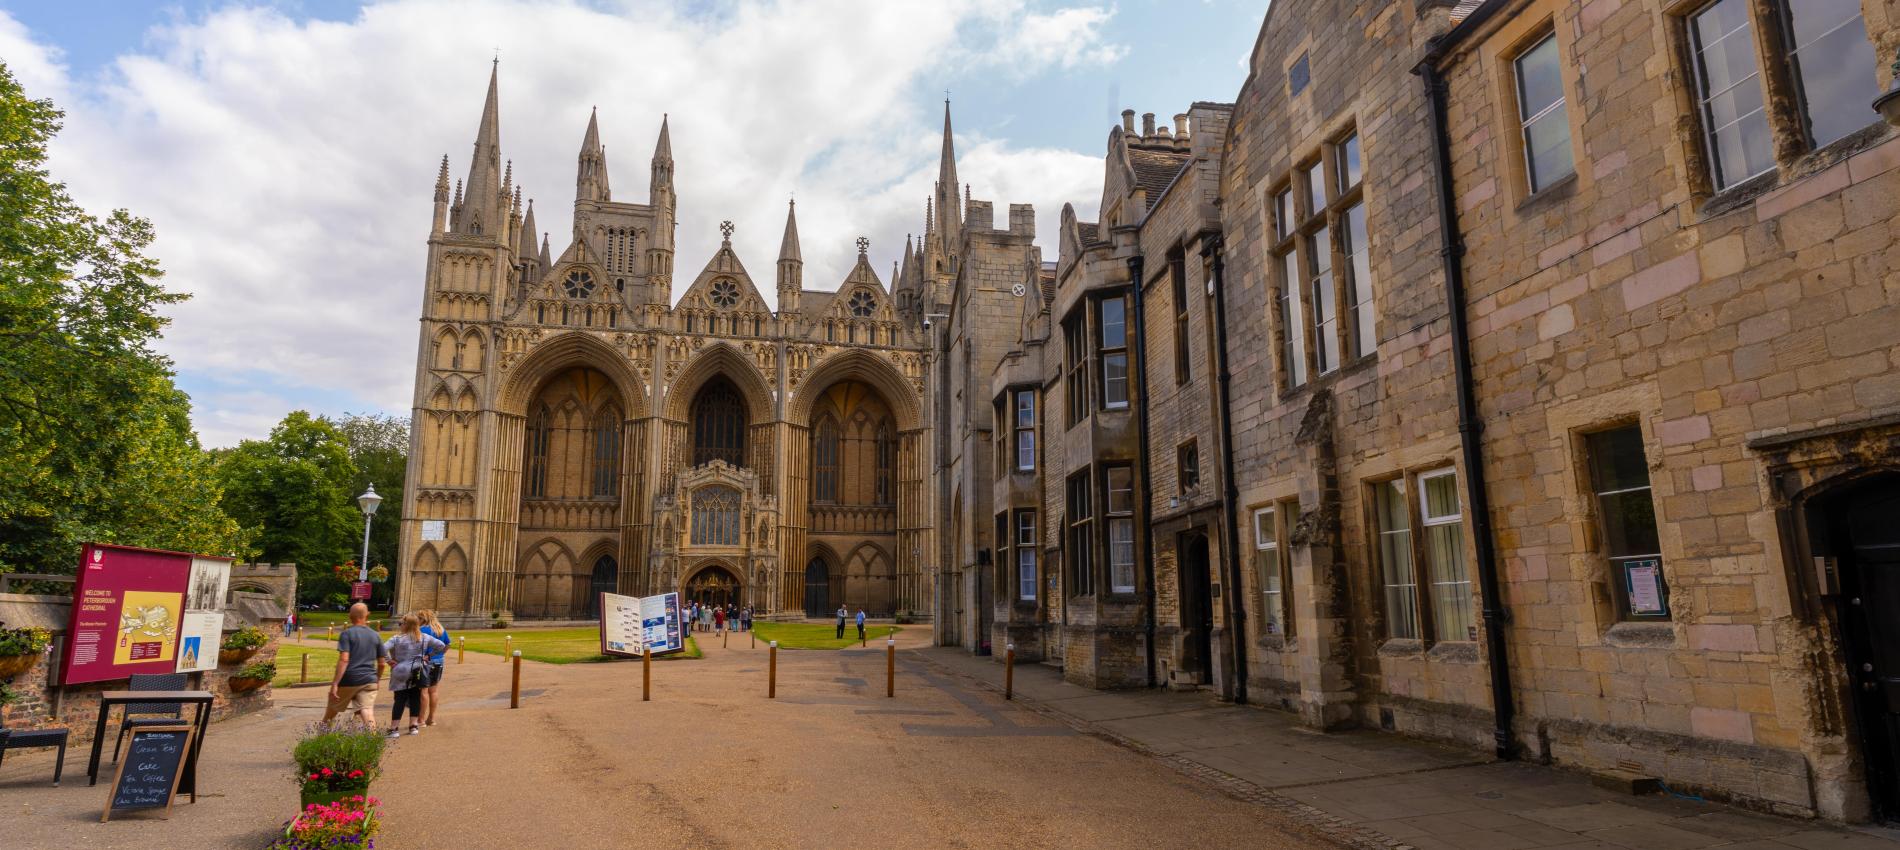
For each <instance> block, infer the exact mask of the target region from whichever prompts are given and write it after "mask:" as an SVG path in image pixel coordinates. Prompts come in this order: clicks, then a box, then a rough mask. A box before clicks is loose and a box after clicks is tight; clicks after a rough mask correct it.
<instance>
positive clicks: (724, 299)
mask: <svg viewBox="0 0 1900 850" xmlns="http://www.w3.org/2000/svg"><path fill="white" fill-rule="evenodd" d="M712 302H713V303H714V304H717V305H719V307H720V309H726V310H729V309H732V305H734V304H737V303H739V285H738V284H736V283H733V282H732V281H730V280H726V279H724V278H720V279H719V280H715V281H713V285H712ZM734 321H735V322H736V321H737V320H736V319H735V320H734ZM736 327H737V326H736V325H735V328H736Z"/></svg>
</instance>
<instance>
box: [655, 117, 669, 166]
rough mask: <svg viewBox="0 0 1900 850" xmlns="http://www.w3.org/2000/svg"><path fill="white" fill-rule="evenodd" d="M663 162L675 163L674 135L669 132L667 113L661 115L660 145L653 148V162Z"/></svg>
mask: <svg viewBox="0 0 1900 850" xmlns="http://www.w3.org/2000/svg"><path fill="white" fill-rule="evenodd" d="M662 160H664V161H667V162H672V161H673V136H672V133H671V132H669V131H668V130H667V116H666V114H665V113H661V114H660V141H659V144H656V145H654V146H653V161H654V162H659V161H662Z"/></svg>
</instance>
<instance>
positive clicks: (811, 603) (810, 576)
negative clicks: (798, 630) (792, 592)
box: [805, 555, 831, 619]
mask: <svg viewBox="0 0 1900 850" xmlns="http://www.w3.org/2000/svg"><path fill="white" fill-rule="evenodd" d="M830 613H831V565H830V564H827V563H825V559H824V557H823V556H816V555H815V556H813V557H812V559H811V562H810V563H808V564H806V565H805V616H807V617H811V618H814V619H823V618H825V617H826V616H828V615H830Z"/></svg>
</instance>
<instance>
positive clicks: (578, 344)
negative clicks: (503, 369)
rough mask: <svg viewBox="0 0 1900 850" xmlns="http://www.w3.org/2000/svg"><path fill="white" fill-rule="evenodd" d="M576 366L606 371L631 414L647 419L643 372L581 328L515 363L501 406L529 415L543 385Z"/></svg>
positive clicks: (504, 390)
mask: <svg viewBox="0 0 1900 850" xmlns="http://www.w3.org/2000/svg"><path fill="white" fill-rule="evenodd" d="M574 366H585V367H589V368H592V369H597V370H599V371H600V372H602V373H603V374H605V375H606V376H607V377H608V379H609V380H611V381H613V384H614V389H615V390H617V391H618V393H619V395H620V401H621V403H622V404H625V405H626V406H627V417H628V418H629V419H641V418H645V416H646V415H647V406H646V398H647V396H646V389H645V387H646V385H645V384H644V383H643V382H641V380H640V376H639V375H636V374H634V371H633V368H632V366H631V364H629V363H628V361H627V357H626V355H625V354H622V353H621V352H619V351H617V350H615V349H614V347H613V346H612V345H609V344H607V342H606V341H604V340H602V339H601V338H600V337H597V336H594V335H593V334H590V333H584V332H579V331H575V332H570V333H565V334H562V335H560V336H557V337H555V338H553V339H551V340H548V341H547V342H544V343H542V344H541V345H540V346H538V347H536V348H535V349H534V350H533V351H532V352H529V354H528V356H527V357H526V358H524V359H522V361H521V362H520V363H517V364H515V367H514V370H513V371H514V374H512V375H509V376H508V377H507V378H506V379H504V381H503V383H502V390H501V394H500V396H499V398H498V400H497V407H498V408H499V409H500V410H501V412H503V413H512V414H515V415H516V416H525V415H527V412H528V402H530V401H532V400H533V399H534V396H535V394H536V393H538V392H540V391H541V386H542V385H543V384H546V383H547V382H548V379H550V378H552V377H554V376H555V375H558V374H560V373H561V372H562V371H564V370H566V369H568V368H571V367H574Z"/></svg>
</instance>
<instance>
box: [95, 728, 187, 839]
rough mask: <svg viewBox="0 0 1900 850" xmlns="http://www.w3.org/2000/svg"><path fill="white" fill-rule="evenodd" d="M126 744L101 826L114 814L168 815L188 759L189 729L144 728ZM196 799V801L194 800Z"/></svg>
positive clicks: (134, 732) (102, 816)
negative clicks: (159, 812) (146, 812)
mask: <svg viewBox="0 0 1900 850" xmlns="http://www.w3.org/2000/svg"><path fill="white" fill-rule="evenodd" d="M130 737H131V740H130V741H128V742H126V748H125V757H124V758H122V759H120V760H119V773H118V775H117V776H115V777H113V779H112V795H111V796H110V797H108V798H106V810H105V812H104V813H102V814H101V815H100V816H99V820H100V822H101V823H103V822H105V821H106V820H108V819H110V818H111V817H112V814H113V813H114V812H127V811H134V810H137V809H157V808H163V809H165V810H166V811H168V812H169V811H170V810H171V807H172V797H173V796H175V795H176V794H177V793H178V778H179V777H180V776H181V775H183V773H184V767H185V761H186V760H187V759H188V758H189V757H190V755H191V727H190V726H147V727H145V728H143V729H133V730H132V732H131V733H130ZM194 799H195V798H194Z"/></svg>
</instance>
